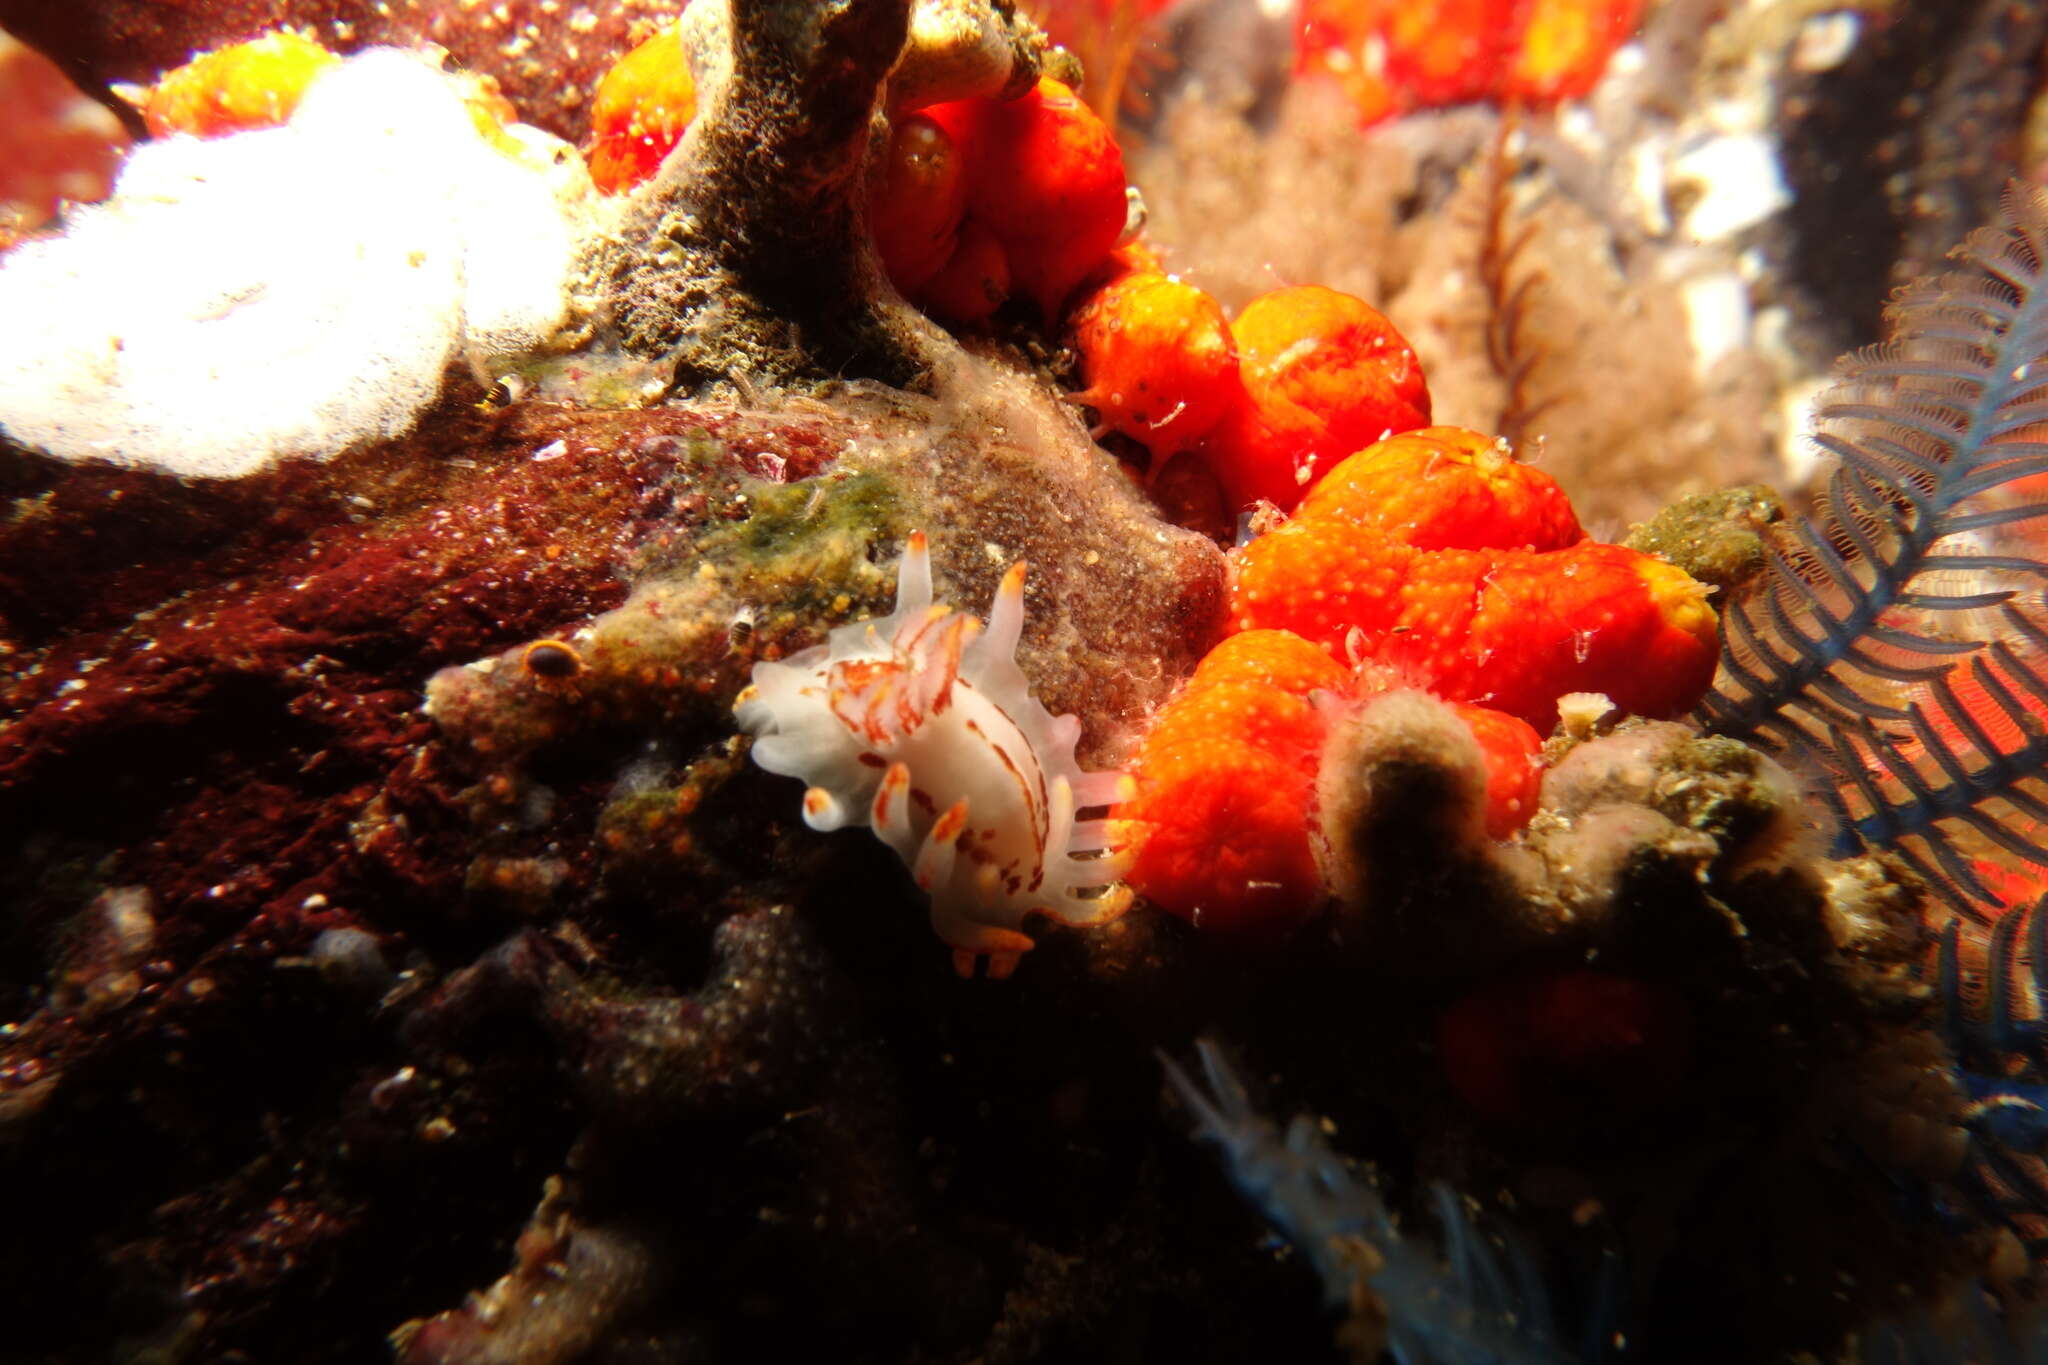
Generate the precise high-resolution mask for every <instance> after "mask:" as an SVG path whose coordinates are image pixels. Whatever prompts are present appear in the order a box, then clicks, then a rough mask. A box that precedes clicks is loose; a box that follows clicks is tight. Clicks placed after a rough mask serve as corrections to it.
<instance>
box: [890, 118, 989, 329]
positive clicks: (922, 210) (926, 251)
mask: <svg viewBox="0 0 2048 1365" xmlns="http://www.w3.org/2000/svg"><path fill="white" fill-rule="evenodd" d="M966 211H967V179H966V175H965V173H964V169H963V167H962V165H961V161H960V151H959V148H957V147H955V146H954V145H953V139H952V136H951V135H950V134H949V133H947V132H946V130H945V128H943V127H942V126H940V124H939V123H938V122H937V121H936V120H934V119H930V118H927V117H925V116H924V115H923V114H904V115H901V116H899V117H898V118H897V119H896V122H895V124H894V126H893V127H891V128H890V130H889V146H888V148H887V150H886V151H885V152H884V153H883V156H882V162H881V165H880V166H879V167H878V168H877V173H876V174H875V176H874V178H873V180H871V181H870V183H869V188H868V229H869V231H870V232H872V233H873V234H874V238H875V249H876V251H877V252H878V253H880V255H881V257H882V267H883V269H884V270H886V271H887V272H888V274H889V279H890V280H891V282H893V283H894V284H895V286H896V287H897V288H898V289H900V290H902V291H903V292H905V293H906V294H907V293H910V292H911V291H913V290H916V289H917V288H918V287H920V286H921V285H923V284H924V283H926V282H927V281H928V280H930V279H931V278H932V276H934V275H936V274H938V273H939V271H940V269H941V268H942V267H944V266H945V264H946V262H947V261H948V260H950V259H951V258H952V256H953V253H954V251H955V249H956V248H957V247H958V246H959V242H960V219H961V217H962V215H964V214H965V213H966Z"/></svg>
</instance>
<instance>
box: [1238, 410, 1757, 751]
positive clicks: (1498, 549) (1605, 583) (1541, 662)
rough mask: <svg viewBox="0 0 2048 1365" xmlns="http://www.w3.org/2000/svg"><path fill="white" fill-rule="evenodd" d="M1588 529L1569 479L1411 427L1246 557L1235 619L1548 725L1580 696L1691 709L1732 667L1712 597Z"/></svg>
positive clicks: (1241, 560) (1460, 436)
mask: <svg viewBox="0 0 2048 1365" xmlns="http://www.w3.org/2000/svg"><path fill="white" fill-rule="evenodd" d="M1582 537H1583V532H1581V531H1580V530H1579V527H1578V522H1577V519H1576V518H1575V517H1573V516H1572V515H1571V510H1570V506H1569V503H1568V502H1567V501H1566V500H1564V499H1563V497H1562V494H1561V493H1559V492H1558V491H1557V489H1556V486H1555V484H1554V483H1553V482H1552V481H1550V480H1549V479H1548V478H1547V476H1544V475H1542V474H1541V473H1540V471H1536V470H1533V469H1531V468H1529V467H1528V466H1526V465H1521V464H1518V463H1517V462H1515V461H1513V460H1511V459H1509V458H1507V457H1506V456H1505V455H1504V454H1503V453H1502V452H1501V451H1500V450H1499V448H1498V447H1496V446H1494V445H1493V443H1492V442H1491V441H1490V440H1489V439H1488V438H1486V437H1483V436H1480V435H1478V434H1477V433H1473V432H1459V431H1457V430H1456V429H1453V428H1434V429H1431V430H1429V431H1425V432H1414V433H1409V434H1408V435H1406V436H1404V437H1397V438H1394V439H1392V440H1389V441H1386V442H1383V443H1381V444H1379V445H1378V446H1375V447H1373V448H1371V449H1368V450H1366V451H1362V452H1360V453H1359V454H1358V455H1356V456H1354V457H1352V458H1351V459H1348V460H1345V461H1343V462H1341V463H1340V464H1339V465H1338V466H1337V467H1336V468H1335V469H1333V470H1331V472H1330V474H1329V475H1328V476H1327V478H1326V479H1325V481H1324V483H1323V484H1320V485H1318V486H1317V487H1316V488H1315V489H1314V490H1312V491H1311V493H1310V494H1309V495H1308V497H1307V498H1305V499H1304V500H1303V503H1302V507H1301V510H1300V512H1299V513H1298V514H1297V515H1296V516H1295V517H1294V519H1293V520H1291V521H1289V522H1288V523H1287V524H1286V525H1284V526H1281V527H1280V528H1279V529H1277V530H1275V531H1272V532H1270V533H1268V534H1266V535H1264V536H1260V537H1259V538H1258V539H1256V540H1254V541H1252V542H1251V543H1250V544H1248V545H1246V546H1244V547H1242V548H1241V549H1238V550H1236V551H1234V552H1233V553H1232V556H1231V558H1232V573H1231V582H1230V616H1231V621H1232V623H1233V624H1234V625H1235V626H1237V627H1238V628H1239V629H1244V630H1251V629H1261V628H1265V629H1280V630H1290V631H1293V632H1295V633H1296V634H1298V635H1301V636H1303V637H1305V638H1307V639H1309V640H1311V641H1314V642H1315V643H1317V644H1320V645H1322V646H1323V647H1324V648H1325V649H1328V650H1330V651H1331V653H1332V654H1333V655H1335V656H1337V657H1341V658H1345V659H1347V660H1351V659H1356V660H1368V659H1369V660H1373V661H1376V662H1379V663H1382V664H1385V665H1389V666H1391V667H1393V668H1394V669H1395V670H1396V672H1397V673H1398V674H1399V675H1400V676H1402V677H1405V678H1407V679H1409V680H1411V681H1413V682H1414V683H1416V684H1417V685H1418V686H1423V687H1426V688H1428V689H1429V690H1430V691H1432V692H1434V693H1436V694H1437V695H1438V696H1440V697H1443V698H1445V699H1447V700H1451V701H1468V702H1478V703H1482V704H1484V705H1487V706H1490V707H1493V708H1495V709H1497V710H1501V711H1505V712H1507V713H1508V714H1510V715H1513V716H1517V717H1520V718H1521V719H1522V720H1523V721H1525V722H1527V723H1528V724H1530V725H1532V726H1534V727H1535V728H1536V729H1537V730H1539V731H1544V732H1547V731H1548V730H1549V729H1550V727H1551V726H1552V725H1553V724H1555V723H1556V720H1557V698H1558V697H1560V696H1562V695H1564V694H1565V693H1567V692H1604V693H1606V694H1607V695H1608V697H1610V698H1611V699H1612V700H1613V701H1614V702H1615V704H1616V705H1618V706H1620V707H1622V708H1623V709H1624V710H1626V711H1629V712H1631V713H1633V714H1636V715H1645V716H1657V717H1669V716H1675V715H1679V714H1682V713H1683V712H1685V711H1686V710H1688V709H1690V708H1691V707H1692V706H1693V705H1694V704H1695V703H1696V702H1697V701H1698V700H1699V698H1700V695H1701V694H1702V693H1703V692H1704V691H1705V690H1706V688H1707V686H1708V685H1709V684H1710V683H1711V682H1712V680H1713V674H1714V667H1715V663H1716V661H1717V658H1718V653H1719V632H1718V625H1717V622H1716V620H1715V617H1714V613H1713V610H1712V608H1711V607H1710V606H1709V605H1708V604H1707V590H1706V589H1705V588H1704V587H1703V586H1702V585H1700V584H1699V583H1697V582H1695V581H1694V580H1693V579H1692V578H1691V577H1690V576H1688V575H1687V574H1686V573H1685V572H1684V571H1682V570H1680V569H1678V568H1675V567H1674V566H1672V565H1669V564H1666V563H1663V562H1662V561H1660V560H1657V559H1654V558H1652V557H1650V556H1648V555H1645V554H1642V553H1640V552H1638V551H1635V550H1630V549H1627V548H1625V547H1623V546H1619V545H1603V544H1599V543H1597V542H1594V541H1589V540H1585V539H1583V538H1582ZM1560 542H1563V543H1561V544H1560ZM1546 546H1554V547H1555V548H1541V547H1546ZM1529 547H1538V548H1529Z"/></svg>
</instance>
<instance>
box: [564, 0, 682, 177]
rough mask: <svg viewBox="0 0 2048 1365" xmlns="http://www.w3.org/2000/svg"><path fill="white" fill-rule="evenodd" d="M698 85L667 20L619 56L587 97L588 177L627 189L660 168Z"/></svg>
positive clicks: (676, 31) (679, 136) (678, 35)
mask: <svg viewBox="0 0 2048 1365" xmlns="http://www.w3.org/2000/svg"><path fill="white" fill-rule="evenodd" d="M696 116H697V85H696V82H695V81H694V80H692V79H691V77H690V67H689V64H688V63H687V62H686V61H684V59H683V39H682V30H681V29H680V28H679V27H678V26H677V25H675V24H670V25H668V26H667V27H666V28H664V29H662V30H661V32H659V33H657V34H655V35H654V36H653V37H652V38H649V39H648V40H647V41H646V42H644V43H642V44H640V45H639V46H638V47H636V48H634V49H633V50H632V51H631V52H628V53H627V54H626V55H625V56H623V57H621V58H619V62H618V65H616V66H614V67H613V68H612V69H611V70H610V71H608V72H606V73H605V77H604V79H603V80H601V81H599V82H598V84H597V90H596V91H595V92H594V93H593V95H592V96H591V101H590V149H589V153H588V158H587V159H588V161H589V163H590V178H591V180H592V181H594V182H595V183H596V185H597V188H598V189H600V190H602V191H603V192H604V193H606V194H619V193H621V192H623V191H625V190H630V189H632V188H633V187H634V186H635V185H638V184H640V183H642V182H643V181H645V180H646V179H647V178H648V177H650V176H652V175H653V174H654V173H655V171H656V170H658V169H660V167H661V162H662V158H664V157H666V156H667V155H668V154H669V152H670V150H671V149H672V148H674V147H675V145H676V143H677V142H679V141H680V140H681V139H682V136H683V132H684V130H685V129H687V128H688V127H689V126H690V120H691V119H693V118H695V117H696Z"/></svg>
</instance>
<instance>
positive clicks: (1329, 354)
mask: <svg viewBox="0 0 2048 1365" xmlns="http://www.w3.org/2000/svg"><path fill="white" fill-rule="evenodd" d="M1231 334H1232V335H1233V336H1234V337H1235V338H1236V340H1237V355H1238V373H1239V377H1240V380H1241V382H1242V392H1241V396H1240V397H1239V399H1238V401H1237V402H1235V403H1233V404H1232V405H1231V407H1230V408H1229V410H1228V411H1226V412H1225V414H1224V416H1223V418H1222V420H1221V421H1220V422H1219V423H1218V424H1217V426H1216V428H1215V430H1214V431H1212V432H1211V433H1210V435H1209V439H1208V440H1207V441H1205V442H1204V443H1203V446H1202V455H1203V458H1204V459H1205V460H1206V461H1207V462H1208V464H1209V466H1210V468H1211V469H1213V470H1214V471H1215V473H1216V477H1217V479H1218V480H1219V481H1220V482H1221V483H1222V485H1223V489H1224V492H1225V493H1226V495H1228V497H1229V498H1230V500H1231V501H1233V502H1234V503H1235V504H1236V505H1237V506H1238V507H1240V508H1243V507H1248V506H1250V505H1251V504H1252V503H1254V502H1256V501H1258V500H1259V499H1262V498H1263V499H1265V500H1266V501H1268V502H1271V503H1273V504H1275V505H1276V506H1278V507H1279V508H1280V509H1281V510H1283V511H1285V510H1287V509H1289V508H1292V507H1293V506H1294V505H1295V503H1297V502H1298V501H1300V499H1301V496H1302V492H1303V490H1304V489H1305V488H1306V486H1307V485H1308V483H1309V482H1310V481H1311V480H1312V479H1313V478H1314V477H1315V476H1316V475H1317V474H1319V473H1321V472H1322V471H1323V470H1325V469H1328V468H1329V467H1330V466H1331V465H1332V464H1334V463H1336V462H1337V461H1338V460H1340V459H1342V458H1344V457H1345V456H1346V455H1349V454H1351V453H1352V452H1353V451H1356V450H1359V449H1362V448H1363V447H1365V446H1367V445H1370V444H1372V443H1373V442H1374V441H1377V440H1379V439H1380V438H1381V437H1383V436H1385V435H1387V434H1388V433H1390V432H1401V431H1408V430H1411V429H1413V428H1416V427H1424V426H1428V425H1429V387H1428V385H1427V384H1426V383H1425V382H1424V380H1423V376H1422V363H1421V362H1420V361H1419V360H1418V359H1417V358H1416V356H1415V349H1414V348H1413V347H1412V346H1410V345H1409V344H1408V342H1407V339H1406V338H1404V337H1403V336H1402V335H1401V333H1400V332H1399V331H1398V330H1396V328H1395V327H1394V324H1393V323H1391V322H1389V321H1387V319H1386V317H1385V316H1384V315H1383V314H1381V313H1380V311H1379V310H1378V309H1376V308H1374V307H1373V306H1372V305H1371V304H1369V303H1367V302H1366V301H1365V300H1363V299H1360V298H1355V297H1353V296H1352V295H1350V294H1343V293H1339V292H1338V291H1337V290H1334V289H1325V288H1323V287H1322V286H1320V285H1298V286H1295V287H1292V288H1288V289H1276V290H1274V291H1273V292H1272V293H1270V294H1264V295H1261V296H1260V297H1259V298H1256V299H1254V300H1252V302H1251V303H1249V304H1247V305H1246V306H1245V309H1244V311H1243V312H1242V313H1240V314H1239V315H1238V317H1237V320H1236V321H1235V322H1233V323H1232V324H1231Z"/></svg>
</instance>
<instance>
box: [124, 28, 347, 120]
mask: <svg viewBox="0 0 2048 1365" xmlns="http://www.w3.org/2000/svg"><path fill="white" fill-rule="evenodd" d="M340 60H341V58H339V57H337V56H336V55H335V54H334V53H332V52H329V51H328V50H327V49H326V48H324V47H322V46H321V45H320V44H318V43H316V42H314V41H313V40H312V39H311V38H302V37H300V36H299V35H298V34H296V33H291V32H286V31H282V30H281V31H279V32H276V33H269V34H265V35H264V36H263V37H261V38H251V39H250V40H249V41H247V42H243V43H235V44H233V45H231V46H228V47H223V48H218V49H216V50H214V51H212V52H207V53H202V54H201V55H199V56H197V57H194V58H193V59H192V60H191V61H189V62H186V63H185V64H184V65H183V66H181V67H178V68H177V69H176V70H174V71H171V72H169V73H167V74H166V75H165V76H164V77H163V78H162V79H161V80H159V81H158V82H157V83H156V85H155V86H154V87H152V88H151V90H150V92H149V97H148V99H147V100H146V101H145V102H144V104H143V106H142V121H143V123H144V125H145V126H147V127H148V129H149V134H150V136H151V137H169V136H171V135H172V134H174V133H187V134H190V135H192V136H194V137H220V136H222V135H223V134H227V133H239V132H246V131H248V130H250V129H254V128H272V127H276V126H277V125H279V124H281V123H283V122H284V121H285V120H287V119H289V118H290V117H291V116H292V111H293V110H295V109H297V108H298V107H299V100H300V98H301V97H302V96H303V95H304V94H305V93H306V87H308V86H310V85H311V84H312V83H313V81H314V79H315V78H316V77H318V76H319V75H320V74H321V73H322V72H324V71H326V70H327V68H329V67H330V66H333V65H334V64H335V63H337V62H339V61H340Z"/></svg>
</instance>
